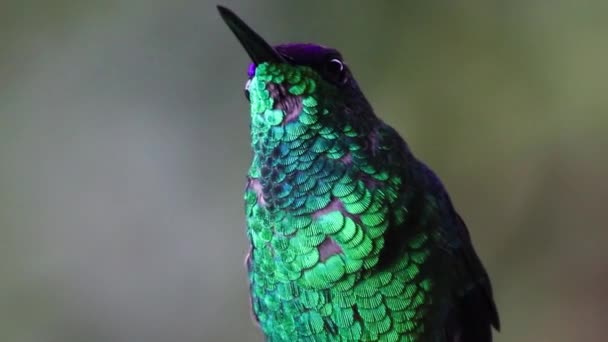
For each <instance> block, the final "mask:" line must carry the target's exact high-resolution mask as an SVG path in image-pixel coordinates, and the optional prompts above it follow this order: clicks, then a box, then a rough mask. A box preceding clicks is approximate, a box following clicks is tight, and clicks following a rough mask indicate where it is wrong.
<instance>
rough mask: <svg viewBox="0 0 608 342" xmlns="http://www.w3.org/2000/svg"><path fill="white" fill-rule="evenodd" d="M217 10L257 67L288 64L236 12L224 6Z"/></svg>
mask: <svg viewBox="0 0 608 342" xmlns="http://www.w3.org/2000/svg"><path fill="white" fill-rule="evenodd" d="M217 9H218V11H220V15H221V16H222V19H224V21H225V22H226V25H228V27H229V28H230V30H231V31H232V32H233V33H234V35H235V36H236V38H237V39H238V40H239V42H241V45H243V47H244V48H245V51H247V54H248V55H249V57H250V58H251V60H252V61H253V62H254V63H255V64H256V65H258V64H261V63H264V62H270V63H286V61H285V59H284V58H283V57H282V56H281V55H280V54H279V53H278V52H277V51H276V50H275V49H273V48H272V46H270V45H269V44H268V43H267V42H266V41H265V40H264V39H263V38H262V37H260V35H259V34H257V33H256V32H255V31H254V30H252V29H251V28H250V27H249V26H247V24H245V22H244V21H243V20H241V18H239V17H238V16H237V15H236V14H234V12H232V11H231V10H229V9H227V8H226V7H223V6H217Z"/></svg>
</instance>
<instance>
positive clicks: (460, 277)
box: [222, 10, 498, 342]
mask: <svg viewBox="0 0 608 342" xmlns="http://www.w3.org/2000/svg"><path fill="white" fill-rule="evenodd" d="M224 11H225V10H224ZM222 15H223V16H224V18H225V19H226V20H227V22H228V23H229V25H231V28H232V29H233V31H235V33H237V37H239V39H240V40H241V41H242V42H243V44H244V45H245V46H246V48H247V49H248V52H250V56H251V57H252V59H253V60H254V61H255V62H256V63H255V65H254V69H253V72H251V74H250V80H249V81H248V86H247V91H248V96H249V99H250V102H251V107H250V108H251V142H252V144H251V146H252V149H253V153H254V155H253V161H252V163H251V167H250V169H249V172H248V186H247V188H246V191H245V203H246V206H245V208H246V217H247V227H248V229H247V234H248V237H249V240H250V242H251V251H250V254H249V255H248V259H247V267H248V274H249V281H250V290H251V301H252V308H253V312H254V315H255V317H256V319H257V321H258V322H259V325H260V327H261V329H262V330H263V332H264V335H265V336H266V337H267V339H268V340H270V341H410V342H414V341H438V342H443V341H445V342H448V341H450V342H455V341H461V342H489V341H491V330H490V329H491V327H490V325H494V326H498V317H497V314H496V310H495V308H494V304H493V301H492V298H491V289H490V285H489V280H488V278H487V275H486V274H485V271H484V270H483V267H482V266H481V263H480V262H479V259H478V258H477V256H476V254H475V252H474V250H473V248H472V246H471V242H470V239H469V237H468V234H467V231H466V227H465V226H464V223H463V222H462V220H461V219H460V217H459V216H458V214H457V213H456V212H455V211H454V209H453V207H452V205H451V202H450V200H449V197H448V195H447V193H446V192H445V190H444V188H443V186H442V185H441V183H440V182H439V180H438V178H437V177H436V176H435V175H434V174H433V173H432V172H431V171H430V170H429V169H428V168H427V167H426V166H425V165H424V164H423V163H421V162H419V161H418V160H417V159H416V158H415V157H414V156H413V155H412V154H411V153H410V151H409V149H408V147H407V145H406V144H405V142H404V141H403V140H402V139H401V137H399V135H398V134H397V133H396V132H395V131H394V130H393V129H392V128H390V127H389V126H388V125H386V124H384V123H383V122H382V121H381V120H379V119H378V118H377V117H376V116H375V115H374V113H373V110H372V109H371V106H370V105H369V103H368V102H367V101H366V100H365V97H364V96H363V95H362V93H361V92H360V90H359V88H358V86H357V84H356V82H355V81H354V79H353V78H352V75H351V74H350V71H349V70H348V68H347V67H346V65H344V64H342V57H341V56H340V54H339V53H338V52H337V51H335V50H333V49H327V48H323V47H320V46H317V45H307V44H304V45H302V44H299V45H298V44H296V45H280V46H277V47H276V50H275V49H273V48H271V47H269V46H265V45H264V44H265V43H260V39H261V38H259V37H258V36H257V35H256V36H254V35H255V34H254V33H251V32H252V31H248V30H249V29H248V28H247V27H246V26H244V23H242V22H240V20H239V19H238V18H236V17H233V14H231V13H226V12H222ZM235 18H236V19H235ZM251 37H253V38H251ZM247 39H250V40H251V39H253V42H252V41H249V40H247ZM255 41H257V42H258V43H257V44H258V45H255V46H256V47H251V46H252V44H254V43H255ZM250 50H251V51H253V52H251V51H250ZM261 55H263V56H265V57H264V58H265V59H266V60H271V62H264V61H263V58H262V57H260V56H261ZM261 58H262V59H261ZM336 61H337V62H336ZM328 63H329V64H331V63H334V65H332V66H331V67H327V65H328ZM336 63H339V64H336ZM336 66H338V68H337V69H336V68H335V67H336ZM332 68H333V69H332Z"/></svg>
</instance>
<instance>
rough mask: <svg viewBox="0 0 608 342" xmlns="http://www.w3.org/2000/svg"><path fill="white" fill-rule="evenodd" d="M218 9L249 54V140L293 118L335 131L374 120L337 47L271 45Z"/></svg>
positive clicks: (362, 127)
mask: <svg viewBox="0 0 608 342" xmlns="http://www.w3.org/2000/svg"><path fill="white" fill-rule="evenodd" d="M218 9H219V11H220V14H221V16H222V18H223V19H224V21H225V22H226V24H227V25H228V27H229V28H230V29H231V30H232V32H233V33H234V34H235V35H236V37H237V38H238V40H239V41H240V43H241V45H242V46H243V47H244V49H245V51H246V52H247V54H248V55H249V57H250V58H251V60H252V63H251V64H250V66H249V69H248V80H247V83H246V84H245V96H246V97H247V99H248V100H249V102H250V106H251V120H252V125H251V130H252V132H251V133H252V138H253V140H254V143H255V141H256V140H257V139H258V138H263V137H265V136H267V134H268V132H270V131H271V130H272V129H273V127H285V126H286V125H288V124H289V123H291V122H298V124H297V126H300V128H299V130H310V129H313V130H320V129H322V128H325V129H326V130H332V131H335V133H336V134H341V133H344V132H345V131H346V132H347V133H348V131H350V130H355V131H357V132H358V133H359V134H365V132H363V131H364V130H365V129H366V128H369V127H371V126H372V125H373V123H375V122H376V120H377V119H376V117H375V115H374V114H373V111H372V109H371V107H370V105H369V104H368V102H367V101H366V100H365V97H364V96H363V94H362V93H361V91H360V90H359V87H358V85H357V82H356V81H355V79H354V77H353V75H352V73H351V71H350V69H349V67H348V65H347V64H346V62H345V61H344V59H343V57H342V55H341V54H340V53H339V52H338V51H337V50H335V49H332V48H327V47H323V46H320V45H316V44H280V45H276V46H274V47H273V46H271V45H270V44H268V43H267V42H266V41H265V40H264V39H263V38H262V37H261V36H260V35H258V34H257V33H256V32H255V31H253V30H252V29H251V28H250V27H249V26H248V25H247V24H245V23H244V22H243V21H242V20H241V19H240V18H239V17H238V16H236V14H234V13H233V12H232V11H230V10H229V9H227V8H225V7H221V6H218ZM293 128H294V129H296V130H297V129H298V128H297V127H293ZM362 130H363V131H362ZM301 133H303V132H301Z"/></svg>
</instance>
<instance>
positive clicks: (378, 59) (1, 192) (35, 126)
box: [0, 0, 608, 342]
mask: <svg viewBox="0 0 608 342" xmlns="http://www.w3.org/2000/svg"><path fill="white" fill-rule="evenodd" d="M215 4H216V3H215V2H208V1H200V0H199V1H194V0H192V1H185V0H175V1H151V0H148V1H143V0H142V1H138V0H130V1H127V0H123V1H101V0H81V1H78V2H76V1H65V0H56V1H34V0H21V1H17V0H5V1H3V2H2V4H1V5H0V340H2V341H7V342H12V341H17V342H22V341H23V342H29V341H32V342H34V341H36V342H37V341H41V342H59V341H70V342H71V341H89V342H106V341H108V342H110V341H111V342H139V341H142V342H143V341H147V342H156V341H158V342H162V341H182V342H190V341H191V342H195V341H261V340H262V339H261V337H260V335H259V333H258V332H257V330H256V328H255V327H254V326H253V324H252V323H251V321H250V318H249V313H248V311H249V308H248V299H247V298H248V297H247V284H246V277H245V271H244V268H243V257H244V254H245V251H246V248H247V247H246V241H245V233H244V230H245V228H244V217H243V203H242V191H243V188H244V181H245V172H246V169H247V167H248V164H249V161H250V150H249V146H248V143H249V141H248V119H249V118H248V109H247V103H246V101H245V99H244V97H243V91H242V89H243V86H244V82H245V77H246V68H247V65H248V59H247V56H246V54H245V53H244V51H243V50H242V49H241V47H240V46H239V44H238V43H237V41H236V39H235V38H234V36H233V35H232V34H231V33H230V32H229V30H228V29H227V27H226V26H225V25H224V23H223V22H222V21H221V19H220V18H219V16H218V14H217V11H216V9H215ZM224 4H225V5H227V6H229V7H231V8H232V9H233V10H235V11H236V12H237V13H238V14H239V15H241V16H242V17H243V18H244V19H245V20H246V21H247V22H248V23H250V24H251V25H252V26H253V27H254V28H255V29H256V30H258V32H260V33H261V34H262V35H263V36H264V37H266V38H267V39H268V40H269V41H270V42H275V43H277V42H285V41H314V42H318V43H322V44H325V45H329V46H333V47H336V48H338V49H339V50H341V51H342V52H343V54H344V55H345V57H346V61H347V63H349V65H350V66H351V68H352V70H353V71H354V73H355V75H356V76H357V78H358V79H359V82H360V84H361V86H362V88H363V89H364V91H365V92H366V94H367V96H368V98H369V99H370V101H371V102H372V104H373V106H374V107H375V109H376V111H377V113H378V114H379V115H380V116H382V117H383V118H384V119H385V120H386V121H388V122H389V123H390V124H392V125H393V126H395V127H396V128H397V129H398V130H399V132H401V133H402V134H403V135H404V137H406V139H407V140H408V142H409V144H410V146H411V147H412V149H413V150H414V151H415V152H416V154H417V155H418V156H419V157H420V158H422V159H424V160H425V161H427V162H428V163H429V164H430V165H431V166H432V167H433V168H434V169H435V170H436V171H437V173H438V174H439V175H440V176H441V177H442V179H443V181H444V183H445V184H446V186H447V187H448V189H449V191H450V192H451V194H452V197H453V199H454V201H455V204H456V206H457V208H458V210H459V211H460V213H461V215H462V216H463V217H464V218H465V220H466V221H467V223H468V225H469V228H470V230H471V233H472V236H473V239H474V242H475V245H476V248H477V251H478V252H479V254H480V256H481V258H482V260H483V261H484V263H485V265H486V267H487V269H488V272H489V273H490V275H491V278H492V280H493V283H494V290H495V296H496V301H497V303H498V307H499V310H500V314H501V319H502V326H503V331H502V332H501V333H500V334H498V335H497V337H496V341H498V342H506V341H518V342H520V341H523V342H526V341H556V342H560V341H601V340H604V338H605V337H603V336H602V335H600V333H601V332H605V331H606V323H608V310H607V309H606V307H607V305H608V295H607V293H606V289H608V265H607V261H606V259H607V257H608V249H606V246H605V243H606V239H607V238H608V230H607V229H606V222H607V220H606V219H607V218H608V217H607V216H608V215H607V214H606V208H605V206H606V203H607V202H608V185H607V183H606V180H605V176H606V175H607V174H608V155H607V153H606V147H607V146H608V134H607V133H608V96H607V94H606V89H607V88H606V86H605V84H604V83H605V82H606V80H607V79H608V68H607V67H606V60H607V57H608V39H607V37H608V20H606V13H608V12H607V10H608V3H606V2H602V1H601V0H597V1H578V2H570V1H566V0H556V1H552V2H549V1H544V2H541V1H510V2H500V1H469V2H466V3H459V4H457V3H455V2H451V1H434V2H432V3H431V2H421V1H403V2H394V1H391V2H389V1H385V2H378V1H375V2H363V1H352V2H347V1H341V2H339V1H336V2H324V1H311V0H309V1H306V2H289V3H287V2H282V1H257V2H255V3H254V2H252V1H244V0H242V1H225V2H224Z"/></svg>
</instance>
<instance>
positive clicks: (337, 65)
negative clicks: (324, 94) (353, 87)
mask: <svg viewBox="0 0 608 342" xmlns="http://www.w3.org/2000/svg"><path fill="white" fill-rule="evenodd" d="M325 73H326V75H327V77H328V78H329V80H330V81H332V82H335V83H338V84H344V83H345V82H346V77H345V76H346V70H345V67H344V63H342V61H341V60H339V59H337V58H332V59H330V60H329V61H327V63H326V64H325Z"/></svg>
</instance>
